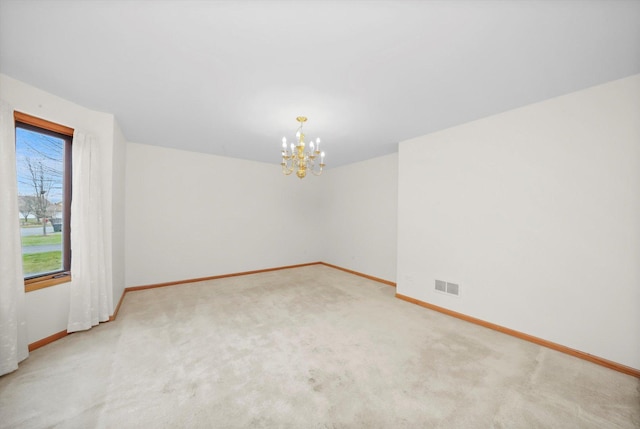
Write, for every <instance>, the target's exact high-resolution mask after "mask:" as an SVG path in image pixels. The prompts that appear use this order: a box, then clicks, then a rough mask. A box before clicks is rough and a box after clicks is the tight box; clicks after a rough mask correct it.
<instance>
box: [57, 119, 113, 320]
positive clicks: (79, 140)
mask: <svg viewBox="0 0 640 429" xmlns="http://www.w3.org/2000/svg"><path fill="white" fill-rule="evenodd" d="M99 150H100V146H99V145H98V142H97V141H96V139H95V138H94V137H93V136H91V135H88V134H85V133H83V132H79V131H76V132H75V133H74V135H73V144H72V157H71V161H72V174H73V179H72V191H71V192H72V199H71V284H70V287H69V289H70V302H71V306H70V309H69V321H68V324H67V332H75V331H83V330H86V329H90V328H91V327H92V326H95V325H97V324H98V323H100V322H105V321H107V320H109V314H110V311H111V309H112V308H113V290H112V289H113V286H112V284H111V281H110V276H109V275H108V272H109V269H110V260H111V259H110V253H109V252H108V249H107V248H106V242H105V230H106V228H105V216H104V214H105V213H104V210H103V204H102V195H103V183H102V168H101V165H100V156H99Z"/></svg>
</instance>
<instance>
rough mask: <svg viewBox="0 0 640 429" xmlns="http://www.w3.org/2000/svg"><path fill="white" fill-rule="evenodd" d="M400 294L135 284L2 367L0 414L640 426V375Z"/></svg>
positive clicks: (367, 424)
mask: <svg viewBox="0 0 640 429" xmlns="http://www.w3.org/2000/svg"><path fill="white" fill-rule="evenodd" d="M394 293H395V290H394V288H392V287H390V286H386V285H383V284H380V283H376V282H373V281H370V280H367V279H363V278H361V277H358V276H354V275H351V274H347V273H344V272H342V271H339V270H335V269H332V268H329V267H325V266H320V265H315V266H309V267H302V268H295V269H289V270H281V271H273V272H267V273H262V274H255V275H249V276H242V277H232V278H227V279H221V280H213V281H206V282H200V283H192V284H187V285H179V286H173V287H165V288H158V289H151V290H146V291H140V292H132V293H128V294H127V296H126V298H125V300H124V303H123V305H122V308H121V309H120V313H119V314H118V319H117V320H116V321H115V322H111V323H106V324H103V325H100V326H99V327H96V328H94V329H92V330H91V331H88V332H83V333H77V334H73V335H70V336H68V337H65V338H63V339H61V340H59V341H57V342H55V343H52V344H50V345H47V346H45V347H43V348H41V349H38V350H36V351H34V352H32V353H31V356H30V357H29V359H27V360H26V361H25V362H23V363H22V364H21V365H20V369H19V370H18V371H16V372H14V373H12V374H8V375H6V376H4V377H1V378H0V427H2V428H49V427H55V428H251V427H265V428H267V427H268V428H272V427H283V428H403V427H405V428H563V429H567V428H598V429H602V428H638V427H640V380H638V379H636V378H634V377H631V376H627V375H624V374H621V373H618V372H615V371H612V370H609V369H606V368H603V367H600V366H597V365H594V364H591V363H589V362H585V361H582V360H579V359H576V358H573V357H570V356H567V355H563V354H561V353H558V352H555V351H552V350H548V349H545V348H542V347H539V346H537V345H534V344H530V343H527V342H525V341H522V340H519V339H516V338H513V337H509V336H506V335H503V334H500V333H498V332H494V331H491V330H488V329H485V328H482V327H479V326H475V325H472V324H469V323H466V322H463V321H460V320H457V319H454V318H450V317H448V316H445V315H441V314H439V313H435V312H432V311H430V310H427V309H424V308H421V307H418V306H416V305H413V304H410V303H407V302H404V301H401V300H398V299H395V298H394Z"/></svg>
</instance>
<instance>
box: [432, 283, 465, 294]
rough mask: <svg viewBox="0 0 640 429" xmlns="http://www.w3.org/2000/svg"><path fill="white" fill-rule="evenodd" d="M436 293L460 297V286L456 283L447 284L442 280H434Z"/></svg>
mask: <svg viewBox="0 0 640 429" xmlns="http://www.w3.org/2000/svg"><path fill="white" fill-rule="evenodd" d="M436 291H438V292H442V293H446V294H449V295H456V296H459V295H460V285H459V284H457V283H449V282H445V281H443V280H436Z"/></svg>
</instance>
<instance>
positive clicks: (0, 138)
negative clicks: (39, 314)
mask: <svg viewBox="0 0 640 429" xmlns="http://www.w3.org/2000/svg"><path fill="white" fill-rule="evenodd" d="M15 137H16V134H15V125H14V121H13V109H12V108H11V107H10V106H9V104H8V103H6V102H5V101H2V100H0V375H3V374H6V373H8V372H11V371H14V370H16V369H17V368H18V362H20V361H22V360H24V359H26V358H27V356H29V349H28V340H27V321H26V311H25V294H24V276H23V274H22V246H21V244H20V218H19V213H18V179H17V176H16V143H15Z"/></svg>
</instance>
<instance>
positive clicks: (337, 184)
mask: <svg viewBox="0 0 640 429" xmlns="http://www.w3.org/2000/svg"><path fill="white" fill-rule="evenodd" d="M320 179H321V180H322V193H323V206H322V208H321V211H320V214H321V218H322V222H321V227H322V228H323V229H324V238H323V242H324V245H325V249H324V255H323V257H322V260H323V261H324V262H328V263H330V264H334V265H338V266H340V267H343V268H348V269H350V270H354V271H358V272H361V273H364V274H368V275H371V276H374V277H379V278H382V279H384V280H389V281H393V282H395V281H396V243H397V213H398V210H397V209H398V204H397V202H398V154H391V155H387V156H382V157H378V158H374V159H370V160H367V161H362V162H358V163H355V164H350V165H346V166H343V167H339V168H333V169H329V170H327V171H325V173H324V174H323V176H322V177H321V178H320Z"/></svg>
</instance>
